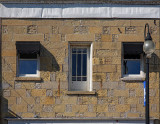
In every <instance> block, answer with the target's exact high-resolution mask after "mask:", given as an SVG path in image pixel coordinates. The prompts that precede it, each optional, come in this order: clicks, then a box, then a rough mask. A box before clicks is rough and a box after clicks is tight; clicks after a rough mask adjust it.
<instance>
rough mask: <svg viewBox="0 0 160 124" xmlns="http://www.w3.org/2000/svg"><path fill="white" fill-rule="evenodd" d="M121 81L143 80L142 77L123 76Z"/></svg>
mask: <svg viewBox="0 0 160 124" xmlns="http://www.w3.org/2000/svg"><path fill="white" fill-rule="evenodd" d="M121 80H122V81H145V78H144V77H123V78H121Z"/></svg>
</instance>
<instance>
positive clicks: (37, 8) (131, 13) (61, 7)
mask: <svg viewBox="0 0 160 124" xmlns="http://www.w3.org/2000/svg"><path fill="white" fill-rule="evenodd" d="M0 17H2V18H160V5H159V6H151V5H150V6H145V5H141V6H139V5H113V4H0Z"/></svg>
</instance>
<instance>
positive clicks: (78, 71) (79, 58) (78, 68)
mask: <svg viewBox="0 0 160 124" xmlns="http://www.w3.org/2000/svg"><path fill="white" fill-rule="evenodd" d="M77 56H78V58H77V76H81V54H77Z"/></svg>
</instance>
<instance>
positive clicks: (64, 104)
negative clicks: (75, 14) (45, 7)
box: [1, 19, 160, 119]
mask: <svg viewBox="0 0 160 124" xmlns="http://www.w3.org/2000/svg"><path fill="white" fill-rule="evenodd" d="M146 23H149V25H150V27H151V33H152V34H151V35H152V38H153V41H154V42H155V43H156V51H155V53H154V55H153V57H152V58H151V59H150V112H151V113H150V116H151V117H152V118H155V119H158V118H159V113H160V112H159V71H160V69H159V67H160V59H159V57H160V51H159V41H160V39H159V33H160V32H159V20H152V19H149V20H147V19H146V20H141V19H138V20H136V19H124V20H123V19H2V51H1V53H2V82H3V83H2V88H3V97H4V100H3V101H2V104H3V106H6V107H3V106H2V108H9V109H10V110H11V111H12V112H14V113H15V114H16V115H19V116H20V117H24V118H34V117H35V116H39V117H41V118H82V117H83V118H87V117H89V118H94V119H100V118H106V119H112V118H114V119H116V118H120V119H126V118H127V119H134V118H139V119H144V117H145V116H144V115H145V114H144V113H145V109H144V106H143V104H144V100H143V94H144V93H143V92H144V91H143V83H142V82H143V81H136V80H135V81H122V80H121V77H122V66H121V58H122V56H121V54H122V42H143V41H144V37H143V36H144V25H145V24H146ZM155 24H156V25H155ZM16 41H25V42H26V41H40V43H41V53H40V76H41V80H33V78H32V80H29V78H27V80H19V81H15V80H14V79H15V77H16V66H17V65H16V59H17V53H16V46H15V43H16ZM70 41H74V42H86V41H92V42H93V51H92V52H93V56H92V64H93V67H92V68H93V73H92V74H93V75H92V83H93V89H94V91H95V92H96V94H95V95H81V94H78V95H75V94H74V95H67V94H66V92H67V90H68V78H69V77H68V73H69V66H68V64H69V63H68V62H69V59H68V54H69V51H68V45H69V44H68V42H70ZM30 79H31V78H30ZM59 81H60V82H59ZM6 101H7V103H5V102H6ZM8 115H10V114H9V113H8V111H6V110H5V111H4V112H3V117H8Z"/></svg>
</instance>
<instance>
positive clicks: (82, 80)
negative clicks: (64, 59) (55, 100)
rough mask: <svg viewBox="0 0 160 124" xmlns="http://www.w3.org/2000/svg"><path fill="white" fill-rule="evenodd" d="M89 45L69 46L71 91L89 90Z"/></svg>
mask: <svg viewBox="0 0 160 124" xmlns="http://www.w3.org/2000/svg"><path fill="white" fill-rule="evenodd" d="M90 62H91V61H90V46H89V45H88V46H87V45H71V46H70V63H69V64H70V65H69V66H70V75H69V77H70V81H69V82H70V83H69V90H71V91H89V90H90V81H91V79H90V73H91V72H90V64H91V63H90Z"/></svg>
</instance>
